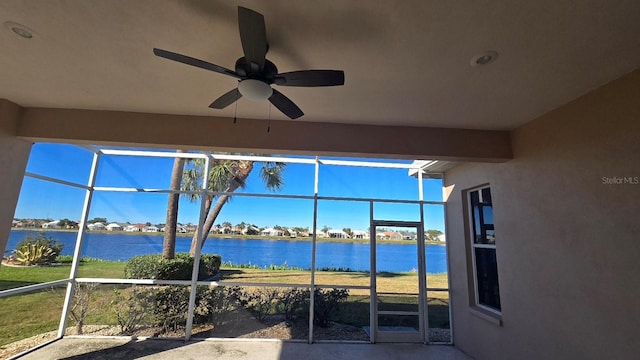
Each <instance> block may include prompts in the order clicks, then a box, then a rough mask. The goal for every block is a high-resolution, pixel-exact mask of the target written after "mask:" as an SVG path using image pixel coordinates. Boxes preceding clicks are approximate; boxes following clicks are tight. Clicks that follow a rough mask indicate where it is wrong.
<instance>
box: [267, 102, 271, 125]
mask: <svg viewBox="0 0 640 360" xmlns="http://www.w3.org/2000/svg"><path fill="white" fill-rule="evenodd" d="M270 130H271V103H269V122H268V123H267V132H269V131H270Z"/></svg>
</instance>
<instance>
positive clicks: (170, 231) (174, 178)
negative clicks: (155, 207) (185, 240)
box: [162, 150, 184, 259]
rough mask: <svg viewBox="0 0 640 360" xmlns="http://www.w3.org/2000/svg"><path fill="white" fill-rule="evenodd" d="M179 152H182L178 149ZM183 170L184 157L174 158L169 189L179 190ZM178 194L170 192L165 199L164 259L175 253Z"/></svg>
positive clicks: (171, 256)
mask: <svg viewBox="0 0 640 360" xmlns="http://www.w3.org/2000/svg"><path fill="white" fill-rule="evenodd" d="M178 152H179V153H181V152H183V151H182V150H178ZM183 171H184V158H179V157H177V158H175V159H174V160H173V169H172V170H171V185H170V186H169V189H170V190H172V191H179V190H180V186H181V184H182V173H183ZM179 200H180V194H178V193H171V194H169V199H168V200H167V220H166V221H165V223H166V225H165V227H164V241H163V243H162V257H163V258H165V259H173V258H174V257H175V255H176V227H177V225H178V203H179Z"/></svg>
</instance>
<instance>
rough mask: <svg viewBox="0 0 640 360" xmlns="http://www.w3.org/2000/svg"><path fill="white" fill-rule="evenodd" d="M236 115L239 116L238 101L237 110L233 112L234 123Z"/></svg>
mask: <svg viewBox="0 0 640 360" xmlns="http://www.w3.org/2000/svg"><path fill="white" fill-rule="evenodd" d="M236 115H238V102H237V101H236V110H235V111H234V112H233V123H234V124H235V123H236V120H237V119H236Z"/></svg>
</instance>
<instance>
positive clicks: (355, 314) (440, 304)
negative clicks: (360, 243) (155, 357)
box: [0, 260, 449, 346]
mask: <svg viewBox="0 0 640 360" xmlns="http://www.w3.org/2000/svg"><path fill="white" fill-rule="evenodd" d="M124 267H125V263H124V262H118V261H100V260H89V261H86V262H82V263H81V264H80V268H79V272H78V276H79V277H95V278H123V277H124ZM70 270H71V264H68V263H67V264H61V265H56V266H47V267H24V268H21V267H8V266H2V267H0V290H6V289H10V288H15V287H19V286H25V285H31V284H36V283H44V282H48V281H55V280H60V279H66V278H68V277H69V273H70ZM222 273H223V278H222V280H227V281H234V282H269V283H283V284H293V283H297V284H308V283H309V281H310V272H309V271H304V270H265V269H243V268H224V269H222ZM428 282H429V287H443V288H446V287H447V275H446V274H429V275H428ZM316 283H317V284H326V285H337V284H339V285H364V286H368V285H369V274H368V273H362V272H338V271H335V272H333V271H318V272H316ZM416 284H417V274H416V273H385V274H384V276H380V277H379V278H378V287H379V288H382V289H384V290H385V291H386V292H393V293H410V292H414V291H415V289H416V288H417V287H416ZM125 287H126V286H125ZM64 289H65V287H64V286H58V287H56V288H54V289H44V290H41V291H37V292H32V293H28V294H21V295H15V296H9V297H5V298H0V324H2V326H0V346H3V345H5V344H8V343H11V342H13V341H17V340H20V339H24V338H27V337H30V336H33V335H37V334H40V333H43V332H47V331H52V330H56V329H57V327H58V323H59V321H60V313H61V311H62V305H63V301H64V291H65V290H64ZM113 289H114V285H101V286H100V287H99V288H98V289H97V290H96V291H95V293H94V295H93V298H94V299H95V301H96V302H99V303H100V304H101V305H100V306H99V307H96V308H98V309H100V310H99V311H97V312H96V313H95V314H93V315H92V316H90V317H89V318H87V320H86V323H87V324H116V320H115V317H114V314H113V312H112V311H111V309H110V308H109V306H107V304H108V299H110V298H111V296H112V295H113ZM428 296H429V299H428V306H429V321H430V324H431V326H432V327H445V326H448V322H449V318H448V300H449V299H448V293H447V292H438V293H436V292H430V293H429V294H428ZM393 302H394V303H396V304H397V305H396V306H400V307H403V306H409V303H411V302H415V300H413V299H410V297H406V299H405V297H403V296H397V297H395V298H394V299H393ZM369 303H370V294H369V291H368V290H351V291H350V296H349V299H348V300H347V302H346V303H343V304H342V305H341V306H340V307H341V309H342V311H341V312H340V314H339V315H338V319H337V320H338V321H340V322H343V323H345V324H352V325H355V326H366V325H368V324H369ZM69 325H70V326H71V325H72V322H69Z"/></svg>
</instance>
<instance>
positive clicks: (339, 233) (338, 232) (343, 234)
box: [327, 230, 351, 239]
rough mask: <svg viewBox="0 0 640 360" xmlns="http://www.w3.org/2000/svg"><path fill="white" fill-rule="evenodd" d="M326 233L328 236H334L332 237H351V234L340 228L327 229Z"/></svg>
mask: <svg viewBox="0 0 640 360" xmlns="http://www.w3.org/2000/svg"><path fill="white" fill-rule="evenodd" d="M327 235H329V237H330V238H334V239H349V238H351V236H349V234H347V233H346V232H344V231H342V230H329V231H327Z"/></svg>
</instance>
